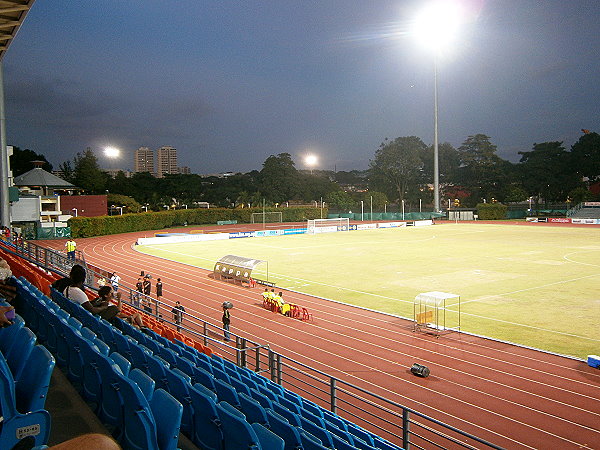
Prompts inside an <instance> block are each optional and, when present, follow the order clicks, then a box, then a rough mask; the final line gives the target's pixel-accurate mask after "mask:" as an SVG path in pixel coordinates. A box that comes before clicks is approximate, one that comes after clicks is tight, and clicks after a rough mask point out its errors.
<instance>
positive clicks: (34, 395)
mask: <svg viewBox="0 0 600 450" xmlns="http://www.w3.org/2000/svg"><path fill="white" fill-rule="evenodd" d="M7 256H8V258H9V259H11V261H10V263H11V268H13V265H14V266H15V267H14V269H13V272H14V273H15V274H16V275H20V276H19V277H18V278H14V279H13V280H14V282H15V283H16V285H17V293H18V300H19V303H18V313H19V314H20V315H17V318H16V319H15V322H14V324H13V325H12V326H10V327H8V328H5V329H1V330H0V351H1V352H2V355H3V357H2V355H0V382H1V386H2V391H1V394H2V395H1V397H2V398H1V403H0V405H1V408H2V410H1V413H2V415H3V416H4V421H3V422H2V424H1V425H0V427H1V428H0V447H1V448H12V446H13V445H14V444H15V443H16V441H18V439H17V437H16V436H17V435H16V433H15V431H14V430H15V429H18V428H20V429H29V430H36V429H37V430H39V433H38V434H37V435H36V436H35V437H34V439H35V445H42V444H45V443H46V442H47V440H48V435H49V433H50V428H49V427H50V417H49V415H48V413H47V412H46V411H45V410H44V401H45V398H46V393H47V390H48V385H49V380H50V375H51V373H52V370H53V368H54V364H55V361H56V365H57V366H58V367H60V368H61V369H62V371H63V372H64V373H65V374H66V375H67V377H68V379H69V380H70V381H71V383H72V384H73V386H74V387H75V388H76V389H77V390H78V391H79V392H80V394H81V395H82V397H83V398H84V399H85V400H86V402H87V403H88V404H89V405H90V406H91V407H92V408H93V409H94V411H95V413H96V414H97V415H98V417H99V418H100V420H101V421H102V423H103V424H105V425H106V426H107V428H108V429H109V430H110V431H111V432H112V434H113V436H114V437H115V438H116V439H117V441H118V442H119V443H120V444H121V445H122V446H123V448H132V449H175V448H177V447H178V441H179V436H180V433H181V434H183V435H184V436H186V437H187V438H189V439H190V440H191V441H192V442H193V443H194V444H195V445H196V446H198V447H199V448H206V449H241V448H255V449H260V448H266V449H284V448H285V449H302V448H304V449H322V448H336V449H356V448H359V449H360V448H364V449H398V448H400V447H397V446H395V445H393V444H391V443H390V442H388V441H385V440H383V439H381V438H380V437H378V436H377V435H375V434H373V433H371V432H369V431H367V430H365V429H363V428H361V427H359V426H357V425H355V424H354V423H352V422H350V421H348V420H347V419H344V418H342V417H340V416H338V415H336V414H333V413H331V412H330V411H328V410H326V409H324V408H322V407H320V406H318V405H317V404H315V403H313V402H311V401H309V400H306V399H304V398H302V397H301V396H299V395H298V394H296V393H294V392H292V391H290V390H287V389H284V388H283V387H282V386H280V385H279V384H276V383H274V382H272V381H271V380H269V379H267V378H265V377H264V376H262V375H260V374H257V373H255V372H253V371H251V370H249V369H247V368H244V367H239V366H237V365H236V364H234V363H232V362H230V361H228V360H227V359H224V358H222V357H221V356H219V355H217V354H214V353H212V352H211V350H210V349H209V348H208V347H205V346H203V345H202V344H200V343H199V342H195V341H193V340H191V339H189V338H186V337H185V336H183V335H181V334H180V333H177V332H175V331H174V330H172V329H170V328H168V327H166V326H164V325H163V324H160V323H158V322H157V321H153V319H152V318H150V317H149V316H145V317H144V323H145V324H147V325H148V328H144V329H142V330H140V329H137V328H134V327H133V326H131V325H129V324H128V323H127V322H125V321H122V320H120V319H117V320H116V322H115V324H114V325H113V324H110V323H108V322H106V321H104V320H103V319H100V318H98V317H97V316H94V315H91V314H90V313H88V312H87V311H86V310H85V309H84V308H82V307H81V306H80V305H78V304H75V303H74V302H71V301H70V300H68V299H66V298H65V297H64V296H63V295H62V294H61V293H59V292H57V291H55V290H51V291H50V290H47V289H48V288H47V286H48V284H49V281H51V279H52V278H53V277H52V276H49V275H47V274H46V273H45V272H44V271H41V270H38V269H37V268H35V266H31V265H29V263H26V262H24V261H18V258H16V257H14V256H12V257H11V255H7ZM32 281H33V282H32ZM43 291H46V292H43ZM47 294H50V295H47ZM34 333H35V334H34ZM36 343H41V344H43V346H42V345H36ZM46 349H47V350H46ZM52 355H54V357H53V356H52ZM23 427H29V428H23ZM36 427H37V428H36ZM32 434H33V433H32Z"/></svg>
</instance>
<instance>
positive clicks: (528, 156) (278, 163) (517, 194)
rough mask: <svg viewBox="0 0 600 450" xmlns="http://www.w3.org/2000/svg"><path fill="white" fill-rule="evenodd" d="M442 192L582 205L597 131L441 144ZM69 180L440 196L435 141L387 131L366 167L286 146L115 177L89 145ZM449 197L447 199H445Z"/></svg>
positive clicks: (159, 187)
mask: <svg viewBox="0 0 600 450" xmlns="http://www.w3.org/2000/svg"><path fill="white" fill-rule="evenodd" d="M438 150H439V153H438V154H439V180H440V191H441V194H440V197H441V198H442V199H444V200H445V199H451V200H452V202H453V203H454V202H455V201H456V204H457V205H458V204H460V206H463V207H474V206H475V205H476V204H478V203H481V202H484V201H487V202H494V201H498V202H501V203H513V202H525V201H527V200H529V199H530V198H531V199H532V200H533V201H535V203H536V204H538V203H542V204H548V203H565V202H572V204H576V203H578V202H581V201H586V200H594V199H595V198H594V196H593V195H592V194H591V193H590V191H589V189H588V188H589V185H590V184H592V183H595V182H598V181H600V135H599V134H598V133H593V132H587V130H586V133H585V134H583V135H582V136H581V137H580V139H579V140H578V141H577V142H576V143H575V144H573V145H572V146H571V148H570V149H569V150H567V149H566V148H565V147H564V146H563V143H562V142H544V143H541V144H537V143H535V144H533V147H532V149H531V150H530V151H522V152H519V155H520V160H519V162H518V163H511V162H510V161H507V160H504V159H502V158H500V157H499V156H498V155H497V147H496V145H494V144H493V143H492V142H491V139H490V138H489V137H488V136H486V135H485V134H475V135H473V136H468V137H467V139H466V140H465V141H464V142H463V143H462V145H461V146H460V147H458V148H454V147H453V146H452V145H451V144H449V143H447V142H445V143H442V144H440V145H439V148H438ZM33 160H41V161H44V162H45V164H44V166H43V168H44V169H45V170H48V171H51V170H52V166H51V165H50V164H49V163H48V162H47V161H46V158H45V157H44V156H43V155H40V154H36V153H35V152H33V151H31V150H21V149H19V148H18V147H15V149H14V154H13V156H12V157H11V168H12V169H13V174H14V176H18V175H19V174H20V173H24V172H26V171H27V170H30V169H31V168H33V165H31V161H33ZM60 170H61V172H62V174H63V177H64V179H66V180H67V181H69V182H71V183H73V184H74V185H76V186H78V187H80V188H82V189H84V191H85V192H86V193H88V194H105V193H106V194H108V195H109V199H108V201H109V205H110V204H111V202H112V203H114V204H116V205H118V206H127V208H128V211H130V212H137V211H141V210H142V209H154V210H161V209H163V208H165V207H168V208H172V207H179V208H182V207H190V208H191V207H194V206H196V205H197V204H198V203H199V202H208V203H210V204H211V205H216V206H221V207H246V206H254V207H256V206H261V205H262V204H263V202H264V203H265V204H266V205H267V206H273V205H283V204H285V203H286V202H295V203H303V204H310V203H311V202H315V203H316V204H318V203H320V202H321V201H323V202H326V203H327V205H328V206H329V207H330V208H333V209H337V210H340V211H342V210H351V209H355V208H357V207H358V205H360V202H361V201H362V202H363V204H365V203H366V204H367V205H368V207H371V205H372V207H373V209H374V211H381V210H383V209H384V208H386V207H387V205H388V204H391V203H394V204H397V205H399V204H401V203H403V204H405V205H406V206H407V208H409V209H411V208H413V209H414V208H415V205H417V204H421V203H422V204H423V205H427V206H425V208H424V209H430V208H431V206H430V205H431V203H432V200H433V186H432V180H433V148H432V146H427V145H426V144H425V143H424V142H423V140H422V139H421V138H419V137H416V136H404V137H398V138H395V139H391V140H390V139H387V138H386V139H385V140H384V141H383V142H382V143H381V144H380V145H379V147H378V148H377V149H376V150H375V152H374V155H373V159H371V160H370V164H369V169H367V170H364V171H360V170H353V171H348V172H345V171H340V172H333V171H327V170H313V172H312V173H309V172H308V171H306V170H298V169H296V167H295V163H294V161H293V159H292V156H291V155H290V154H289V153H280V154H278V155H271V156H269V157H268V158H267V159H266V160H265V161H264V162H263V164H262V168H261V170H253V171H251V172H247V173H236V174H233V175H231V176H226V177H216V176H208V177H202V176H200V175H195V174H186V175H183V174H181V175H165V176H164V177H163V178H155V177H154V176H153V175H151V174H150V173H148V172H141V173H134V174H133V175H132V176H131V177H126V176H125V174H124V173H123V172H119V173H118V174H117V175H116V176H115V177H114V178H113V177H111V176H110V175H109V174H107V173H106V172H104V171H102V170H101V169H100V167H99V165H98V160H97V157H96V155H95V154H94V152H93V151H92V150H91V149H89V148H88V149H86V150H85V151H83V152H81V153H78V154H77V155H76V156H75V158H74V159H73V161H65V162H64V163H62V164H61V165H60ZM444 204H445V202H444Z"/></svg>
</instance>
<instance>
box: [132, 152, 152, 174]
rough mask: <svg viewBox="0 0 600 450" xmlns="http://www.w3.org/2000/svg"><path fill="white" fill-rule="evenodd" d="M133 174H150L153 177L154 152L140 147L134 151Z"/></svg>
mask: <svg viewBox="0 0 600 450" xmlns="http://www.w3.org/2000/svg"><path fill="white" fill-rule="evenodd" d="M133 171H134V172H150V173H151V174H152V175H154V150H150V149H149V148H148V147H140V148H138V149H137V150H136V151H135V156H134V160H133Z"/></svg>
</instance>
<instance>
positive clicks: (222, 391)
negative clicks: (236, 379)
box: [215, 378, 240, 408]
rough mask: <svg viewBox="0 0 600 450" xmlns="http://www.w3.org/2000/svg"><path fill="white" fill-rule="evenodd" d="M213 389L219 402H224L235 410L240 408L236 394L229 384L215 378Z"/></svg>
mask: <svg viewBox="0 0 600 450" xmlns="http://www.w3.org/2000/svg"><path fill="white" fill-rule="evenodd" d="M215 389H216V392H217V397H219V401H221V402H223V401H225V402H227V403H229V404H230V405H232V406H233V407H235V408H239V407H240V399H239V397H238V395H237V392H236V391H235V389H233V388H232V387H231V385H230V384H228V383H226V382H224V381H223V380H219V379H218V378H217V379H215Z"/></svg>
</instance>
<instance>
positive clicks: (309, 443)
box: [300, 428, 327, 450]
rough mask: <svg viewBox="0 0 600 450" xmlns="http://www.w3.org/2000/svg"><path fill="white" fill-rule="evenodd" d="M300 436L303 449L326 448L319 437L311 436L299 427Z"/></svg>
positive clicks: (317, 449) (320, 449) (316, 449)
mask: <svg viewBox="0 0 600 450" xmlns="http://www.w3.org/2000/svg"><path fill="white" fill-rule="evenodd" d="M300 437H301V438H302V448H303V450H324V449H326V448H327V447H325V446H323V443H322V442H321V440H320V439H319V438H317V437H316V436H313V435H312V434H310V433H308V432H307V431H305V430H303V429H302V428H300Z"/></svg>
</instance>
